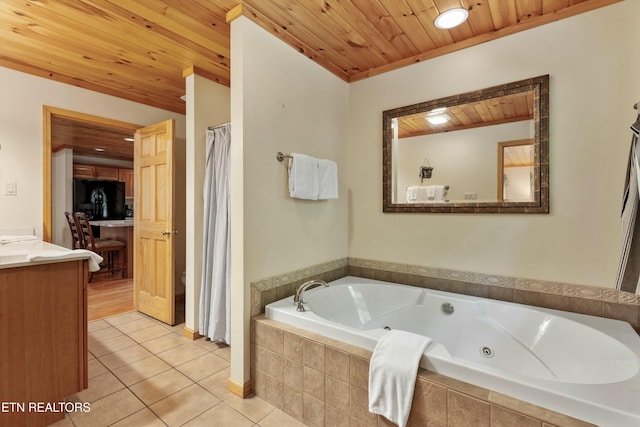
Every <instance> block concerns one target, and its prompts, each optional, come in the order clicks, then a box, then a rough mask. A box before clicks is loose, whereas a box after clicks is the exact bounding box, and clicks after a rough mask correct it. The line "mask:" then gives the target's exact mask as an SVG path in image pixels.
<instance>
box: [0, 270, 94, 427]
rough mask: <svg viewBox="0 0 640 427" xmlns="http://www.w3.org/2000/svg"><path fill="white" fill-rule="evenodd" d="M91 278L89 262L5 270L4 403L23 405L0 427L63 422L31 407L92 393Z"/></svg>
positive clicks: (0, 362)
mask: <svg viewBox="0 0 640 427" xmlns="http://www.w3.org/2000/svg"><path fill="white" fill-rule="evenodd" d="M87 279H88V265H87V261H86V260H72V261H64V262H55V263H42V264H36V265H32V266H23V267H13V268H0V402H11V403H15V404H22V405H24V411H21V410H19V409H18V408H19V407H16V406H14V407H13V409H14V410H10V411H0V426H46V425H48V424H51V423H54V422H56V421H58V420H61V419H63V418H64V413H61V412H55V411H36V410H29V409H30V407H29V405H30V404H31V405H34V404H46V403H48V402H50V403H52V404H54V405H55V404H57V405H58V406H59V405H60V402H64V400H65V397H68V396H70V395H72V394H75V393H77V392H79V391H81V390H84V389H85V388H87V386H88V376H87V363H88V362H87V361H88V359H87V295H86V290H87ZM34 402H35V403H34ZM4 409H7V408H6V407H5V408H4Z"/></svg>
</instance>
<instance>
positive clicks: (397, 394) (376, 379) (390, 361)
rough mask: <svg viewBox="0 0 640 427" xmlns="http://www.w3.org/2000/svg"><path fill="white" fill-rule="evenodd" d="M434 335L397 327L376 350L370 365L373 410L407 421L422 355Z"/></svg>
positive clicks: (382, 339)
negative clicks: (430, 335)
mask: <svg viewBox="0 0 640 427" xmlns="http://www.w3.org/2000/svg"><path fill="white" fill-rule="evenodd" d="M430 343H431V338H428V337H425V336H422V335H417V334H414V333H411V332H406V331H400V330H393V331H389V332H387V333H386V334H384V335H383V336H382V337H381V338H380V340H379V341H378V344H377V345H376V348H375V349H374V350H373V356H371V362H370V365H369V412H372V413H374V414H378V415H382V416H383V417H385V418H387V419H388V420H389V421H392V422H394V423H396V424H398V426H399V427H404V426H406V425H407V420H408V419H409V412H410V411H411V403H412V402H413V391H414V388H415V385H416V375H417V373H418V366H419V364H420V358H421V357H422V354H423V353H424V352H425V350H426V349H427V347H428V346H429V344H430Z"/></svg>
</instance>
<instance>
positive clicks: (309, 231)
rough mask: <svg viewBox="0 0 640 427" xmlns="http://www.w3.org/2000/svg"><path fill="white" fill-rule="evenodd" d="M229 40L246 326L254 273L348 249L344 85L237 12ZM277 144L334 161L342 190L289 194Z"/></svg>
mask: <svg viewBox="0 0 640 427" xmlns="http://www.w3.org/2000/svg"><path fill="white" fill-rule="evenodd" d="M231 40H232V43H231V58H232V67H231V72H232V76H231V81H232V82H233V83H232V87H231V120H232V123H233V124H232V142H231V145H232V154H231V157H232V163H231V173H232V177H231V180H232V181H231V215H232V236H233V240H232V281H233V285H232V286H233V287H234V289H235V291H236V292H238V293H239V292H244V295H245V297H246V299H245V301H246V304H247V306H245V309H247V311H246V312H245V314H244V316H243V317H244V320H243V322H244V324H243V325H244V329H243V331H244V332H246V328H248V314H247V313H248V303H249V301H248V300H249V298H248V288H249V284H250V283H251V282H252V281H256V280H258V279H263V278H265V277H269V276H273V275H275V274H281V273H283V272H288V271H293V270H296V269H299V268H302V267H306V266H310V265H314V264H319V263H322V262H326V261H330V260H334V259H338V258H343V257H346V256H347V218H348V211H347V203H348V194H347V191H346V189H347V187H346V184H347V181H346V175H347V174H346V167H347V161H346V153H347V151H346V142H347V141H346V139H347V113H348V111H347V106H348V85H347V84H346V83H345V82H343V81H342V80H340V79H338V78H337V77H335V76H334V75H332V74H330V73H329V72H328V71H326V70H325V69H323V68H321V67H320V66H319V65H317V64H316V63H314V62H312V61H311V60H309V59H308V58H306V57H305V56H303V55H301V54H300V53H299V52H297V51H296V50H295V49H293V48H291V47H289V46H287V45H285V44H284V43H283V42H281V41H280V40H278V39H276V38H275V37H274V36H272V35H271V34H269V33H267V32H266V31H265V30H263V29H261V28H260V27H258V26H257V25H256V24H254V23H252V22H251V21H249V20H248V19H246V18H244V17H242V18H239V19H237V20H235V21H233V22H232V24H231ZM278 151H282V152H283V153H292V152H296V153H304V154H307V155H310V156H314V157H318V158H326V159H330V160H333V161H335V162H336V163H337V164H338V171H339V172H338V174H339V193H340V198H339V199H338V200H323V201H307V200H297V199H291V198H290V197H289V195H288V190H287V168H286V166H285V164H284V163H279V162H278V161H277V160H276V158H275V157H276V153H277V152H278ZM238 239H240V240H242V241H238ZM240 258H242V259H243V262H244V264H243V265H242V266H241V265H239V262H241V261H240ZM234 296H238V294H235V295H234V291H232V300H233V302H234V304H233V307H234V309H236V308H238V304H240V303H239V299H238V298H235V297H234ZM232 316H236V314H234V313H232ZM234 319H236V320H235V322H238V321H241V319H239V318H237V317H234ZM235 322H234V323H233V325H234V328H235V327H236V325H237V323H235ZM240 332H241V331H240V330H239V329H235V330H234V329H233V328H232V333H233V334H234V335H232V352H234V353H233V354H232V357H233V358H234V359H235V358H236V357H239V353H237V352H236V349H237V348H238V349H239V348H240V347H239V345H240V344H239V341H242V342H243V343H245V345H246V346H247V347H246V348H247V351H246V353H245V354H244V362H245V363H244V365H243V366H242V368H243V369H244V374H243V373H241V372H239V371H238V370H236V368H237V365H232V377H233V378H234V379H235V380H236V381H239V382H242V379H243V375H244V376H245V377H247V376H248V355H249V353H248V334H246V333H244V332H243V334H244V336H243V337H242V336H240ZM236 344H238V346H236ZM238 351H239V350H238ZM236 360H237V359H236Z"/></svg>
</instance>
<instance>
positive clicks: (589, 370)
mask: <svg viewBox="0 0 640 427" xmlns="http://www.w3.org/2000/svg"><path fill="white" fill-rule="evenodd" d="M292 300H293V298H292V297H289V298H285V299H283V300H281V301H277V302H275V303H272V304H269V305H268V306H267V311H266V316H267V317H268V318H270V319H273V320H276V321H281V322H285V323H287V324H290V325H294V326H296V327H299V328H303V329H305V330H308V331H311V332H314V333H319V334H321V335H323V336H326V337H328V338H332V339H336V340H339V341H341V342H345V343H348V344H351V345H355V346H358V347H362V348H364V349H366V350H370V351H372V350H373V348H374V347H375V345H376V343H377V342H378V340H379V338H380V337H381V336H382V335H384V334H385V331H384V330H383V329H382V328H383V326H389V327H391V329H402V330H407V331H411V332H414V333H418V334H421V335H424V336H427V337H430V338H432V339H433V341H434V342H433V343H432V344H431V345H430V346H429V347H428V348H427V351H426V353H425V356H423V358H422V361H421V364H420V366H422V367H423V368H426V369H428V370H429V371H431V372H437V373H440V374H442V375H446V376H449V377H452V378H456V379H458V380H461V381H465V382H469V383H472V384H475V385H477V386H481V387H485V388H489V389H491V390H494V391H497V392H500V393H503V394H507V395H509V396H513V397H515V398H518V399H521V400H525V401H527V402H530V403H532V404H535V405H539V406H543V407H545V408H549V409H551V410H554V411H558V412H562V413H564V414H567V415H570V416H573V417H576V418H580V419H582V420H586V421H589V422H592V423H595V424H599V425H603V426H607V425H609V426H615V427H637V426H638V425H640V375H639V374H638V368H639V361H640V337H638V336H637V334H636V333H635V332H634V331H633V329H631V327H630V326H629V325H628V324H626V323H624V322H621V321H617V320H611V319H604V318H598V317H593V316H585V315H582V314H577V313H568V312H560V311H557V310H550V309H543V308H535V309H531V308H527V307H526V306H522V305H519V304H513V303H506V302H502V301H495V300H493V301H492V300H489V299H486V298H479V297H473V296H468V295H460V294H453V293H449V292H442V291H435V290H430V289H421V288H417V287H412V286H405V285H398V284H393V283H390V282H381V281H376V280H371V279H362V278H359V277H353V276H350V277H345V278H342V279H339V280H337V281H334V282H331V283H330V286H329V287H328V288H324V287H319V288H316V289H312V290H310V291H308V292H307V293H305V295H304V300H305V302H306V303H305V307H306V311H305V312H302V313H301V312H298V311H296V309H295V305H294V304H293V301H292ZM446 304H448V305H449V306H450V307H452V308H453V310H450V311H445V310H442V309H441V308H443V307H444V306H445V305H446ZM481 349H482V351H481ZM489 349H490V350H489ZM485 350H486V351H489V352H491V354H490V357H487V355H486V354H485Z"/></svg>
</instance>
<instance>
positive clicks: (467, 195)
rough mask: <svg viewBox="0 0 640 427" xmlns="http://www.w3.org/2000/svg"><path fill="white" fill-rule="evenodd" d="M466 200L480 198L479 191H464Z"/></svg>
mask: <svg viewBox="0 0 640 427" xmlns="http://www.w3.org/2000/svg"><path fill="white" fill-rule="evenodd" d="M464 199H465V200H478V193H464Z"/></svg>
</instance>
